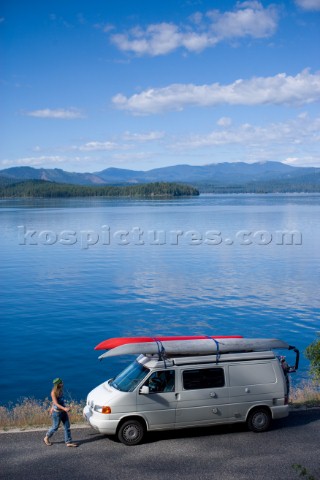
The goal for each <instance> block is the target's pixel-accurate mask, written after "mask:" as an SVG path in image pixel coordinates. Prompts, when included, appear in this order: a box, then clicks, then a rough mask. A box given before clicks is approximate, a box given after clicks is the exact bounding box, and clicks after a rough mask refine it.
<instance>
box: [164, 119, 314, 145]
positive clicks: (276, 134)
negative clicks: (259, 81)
mask: <svg viewBox="0 0 320 480" xmlns="http://www.w3.org/2000/svg"><path fill="white" fill-rule="evenodd" d="M319 131H320V117H318V118H314V119H311V118H309V117H305V116H303V117H302V116H301V115H298V116H297V118H295V119H293V120H290V121H287V122H278V123H271V124H269V125H266V126H264V127H262V126H256V125H251V124H249V123H244V124H242V125H239V126H234V127H232V126H231V127H230V128H226V129H224V130H221V129H219V130H213V131H212V132H210V133H208V134H204V135H190V136H189V137H187V138H185V139H180V140H177V141H176V142H175V143H173V144H172V148H174V149H177V150H180V151H181V150H190V149H202V148H207V147H219V146H230V145H231V146H232V145H233V146H235V145H242V146H244V147H248V148H252V147H254V148H257V147H259V148H263V150H265V149H271V146H272V147H275V148H279V147H280V148H281V149H282V148H284V149H286V150H288V148H289V146H290V148H292V149H293V150H299V149H300V148H305V147H306V146H307V147H308V148H312V145H317V144H318V143H320V135H319Z"/></svg>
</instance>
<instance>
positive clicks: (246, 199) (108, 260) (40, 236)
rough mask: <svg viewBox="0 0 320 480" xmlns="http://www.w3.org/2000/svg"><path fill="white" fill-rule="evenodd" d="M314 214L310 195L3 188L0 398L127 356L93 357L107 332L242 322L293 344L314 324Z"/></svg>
mask: <svg viewBox="0 0 320 480" xmlns="http://www.w3.org/2000/svg"><path fill="white" fill-rule="evenodd" d="M319 214H320V196H319V195H311V196H309V195H296V196H294V195H265V196H258V195H223V196H217V195H216V196H213V195H212V196H210V195H202V196H200V197H199V198H191V199H174V200H154V201H152V200H119V199H117V200H110V199H72V200H5V201H3V200H2V201H1V202H0V224H1V240H0V246H1V279H0V287H1V300H0V312H1V340H0V364H1V376H0V388H1V403H7V402H9V401H16V400H17V399H19V398H21V397H24V396H34V397H36V398H40V399H41V398H45V397H47V396H48V395H49V392H50V388H51V381H52V379H53V378H54V377H57V376H61V377H62V378H63V379H64V380H65V385H66V387H67V390H68V392H69V393H70V395H71V396H72V397H73V398H76V399H84V398H85V397H86V395H87V393H88V391H89V390H90V389H92V388H93V387H94V386H96V385H97V384H98V383H101V382H102V381H103V380H105V379H106V378H108V377H110V376H111V375H112V374H114V373H115V372H116V371H118V370H119V369H121V368H123V366H124V365H125V363H126V362H127V360H128V359H126V358H121V357H118V358H116V359H115V360H112V361H110V360H104V361H102V362H99V361H98V360H97V357H98V353H97V352H95V351H94V350H93V349H94V346H95V345H96V344H98V343H99V342H100V341H102V340H104V339H107V338H109V337H115V336H130V335H142V334H143V335H144V334H148V335H160V334H164V335H165V334H168V335H169V334H170V335H175V334H242V335H245V336H251V337H256V336H257V337H265V336H267V337H279V338H281V339H283V340H285V341H287V342H288V343H291V344H294V345H296V346H298V347H299V348H300V349H301V350H303V349H304V348H305V347H306V346H307V345H308V344H309V343H310V342H311V341H312V340H313V339H314V338H315V335H316V332H317V331H319V330H320V300H319V298H320V297H319V265H320V263H319V260H320V248H319V242H320V222H319V218H320V215H319ZM284 231H293V232H295V233H294V235H293V236H292V238H290V237H288V236H287V237H285V238H284V241H282V235H281V233H279V232H284ZM281 243H282V244H281ZM290 358H292V357H290ZM307 368H308V364H307V362H306V360H305V359H303V358H302V363H301V370H300V373H299V375H298V376H297V377H296V378H297V380H300V379H302V378H303V377H304V376H305V375H306V371H307Z"/></svg>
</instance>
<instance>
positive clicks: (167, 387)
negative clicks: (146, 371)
mask: <svg viewBox="0 0 320 480" xmlns="http://www.w3.org/2000/svg"><path fill="white" fill-rule="evenodd" d="M145 385H147V386H148V387H149V390H150V393H165V392H174V388H175V371H174V370H161V371H160V370H159V371H157V372H153V373H152V374H151V375H150V377H149V378H148V380H147V381H146V383H145Z"/></svg>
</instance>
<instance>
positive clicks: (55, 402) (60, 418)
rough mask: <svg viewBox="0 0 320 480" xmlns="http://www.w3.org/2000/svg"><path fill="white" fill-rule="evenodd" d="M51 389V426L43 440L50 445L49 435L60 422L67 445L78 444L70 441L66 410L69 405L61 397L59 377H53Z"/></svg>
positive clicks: (61, 386) (67, 410)
mask: <svg viewBox="0 0 320 480" xmlns="http://www.w3.org/2000/svg"><path fill="white" fill-rule="evenodd" d="M52 383H53V389H52V390H51V398H52V407H51V414H52V427H51V428H50V429H49V430H48V432H47V434H46V436H45V437H44V439H43V441H44V443H45V444H46V445H48V447H49V446H51V445H52V443H51V442H50V437H52V435H53V434H54V433H55V432H56V431H57V430H58V428H59V425H60V423H61V422H62V423H63V426H64V441H65V443H66V446H67V447H77V446H78V445H77V444H76V443H74V442H73V441H72V438H71V430H70V421H69V415H68V412H69V411H70V407H66V406H65V402H64V398H63V382H62V380H61V378H55V379H54V380H53V382H52Z"/></svg>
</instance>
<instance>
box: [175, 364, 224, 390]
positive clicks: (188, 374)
mask: <svg viewBox="0 0 320 480" xmlns="http://www.w3.org/2000/svg"><path fill="white" fill-rule="evenodd" d="M182 377H183V388H184V389H185V390H197V389H201V388H218V387H224V371H223V368H199V369H193V370H184V372H183V375H182Z"/></svg>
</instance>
